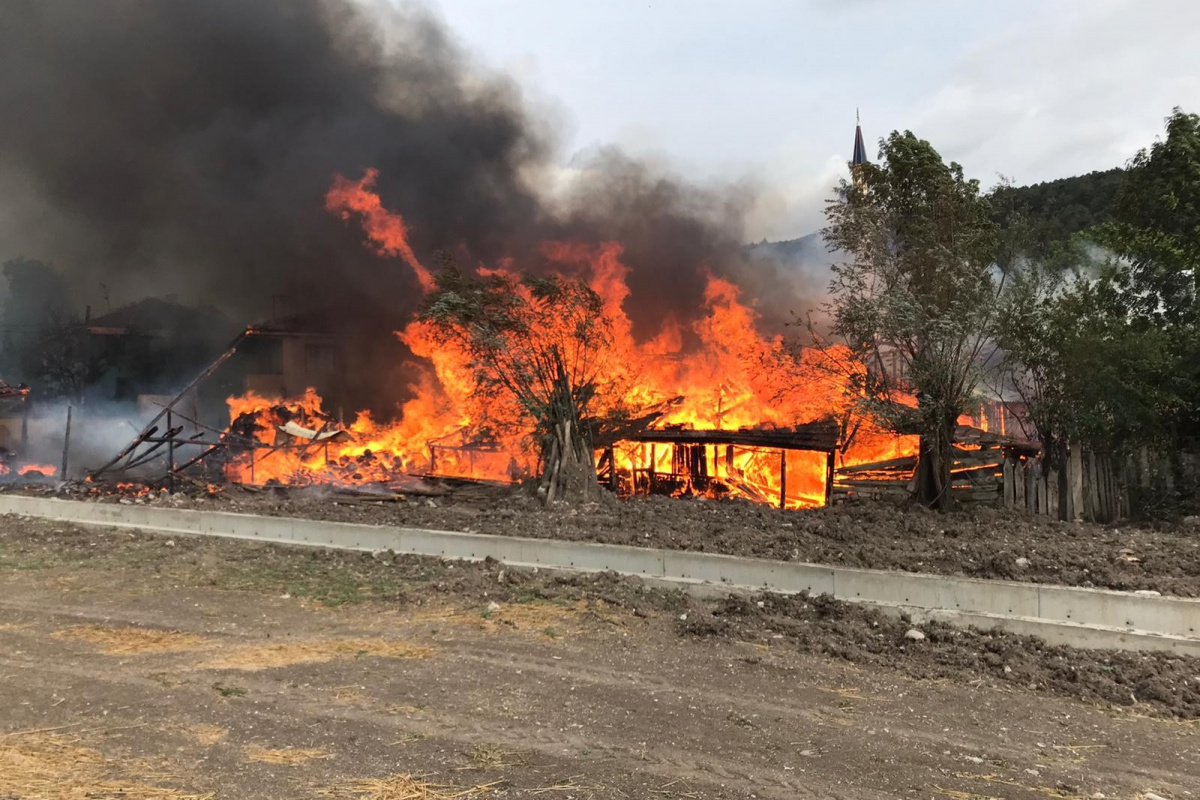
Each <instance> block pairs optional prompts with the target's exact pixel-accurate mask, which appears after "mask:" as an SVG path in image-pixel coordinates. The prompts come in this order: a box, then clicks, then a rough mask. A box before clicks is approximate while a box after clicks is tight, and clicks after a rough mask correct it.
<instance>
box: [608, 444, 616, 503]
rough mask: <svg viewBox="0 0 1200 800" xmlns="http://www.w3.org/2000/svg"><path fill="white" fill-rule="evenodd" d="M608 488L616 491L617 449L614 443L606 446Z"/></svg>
mask: <svg viewBox="0 0 1200 800" xmlns="http://www.w3.org/2000/svg"><path fill="white" fill-rule="evenodd" d="M608 488H610V489H612V490H613V494H616V492H617V450H616V446H615V445H611V444H610V445H609V446H608Z"/></svg>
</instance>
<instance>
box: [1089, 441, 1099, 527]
mask: <svg viewBox="0 0 1200 800" xmlns="http://www.w3.org/2000/svg"><path fill="white" fill-rule="evenodd" d="M1087 478H1088V483H1089V485H1088V508H1089V509H1090V510H1091V515H1092V516H1091V519H1092V522H1099V521H1100V480H1099V476H1098V474H1097V470H1096V454H1095V453H1088V470H1087Z"/></svg>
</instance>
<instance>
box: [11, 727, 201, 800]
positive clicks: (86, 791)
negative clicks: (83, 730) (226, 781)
mask: <svg viewBox="0 0 1200 800" xmlns="http://www.w3.org/2000/svg"><path fill="white" fill-rule="evenodd" d="M133 766H134V765H132V764H128V763H126V764H118V763H117V762H115V761H113V760H111V759H108V758H105V757H104V756H103V755H101V754H100V753H98V752H97V751H95V750H93V749H91V748H88V747H85V746H83V743H82V742H81V740H80V739H79V738H77V737H75V736H68V735H63V734H52V733H38V732H30V733H15V734H6V735H0V797H6V798H7V797H14V798H31V800H33V799H34V798H36V800H84V798H89V799H90V798H94V799H95V800H117V798H121V799H122V800H207V798H210V797H212V795H197V794H190V793H188V792H183V791H180V790H178V789H171V788H167V787H163V786H155V785H153V784H150V783H146V782H145V781H147V780H158V779H159V778H160V777H162V776H158V775H154V776H150V775H145V774H142V775H139V774H136V770H133V769H131V767H133Z"/></svg>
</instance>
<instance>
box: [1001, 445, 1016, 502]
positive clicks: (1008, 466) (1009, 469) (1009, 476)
mask: <svg viewBox="0 0 1200 800" xmlns="http://www.w3.org/2000/svg"><path fill="white" fill-rule="evenodd" d="M1014 496H1015V489H1014V488H1013V458H1012V456H1009V457H1008V458H1006V459H1004V507H1005V508H1012V507H1013V500H1014Z"/></svg>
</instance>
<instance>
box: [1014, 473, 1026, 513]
mask: <svg viewBox="0 0 1200 800" xmlns="http://www.w3.org/2000/svg"><path fill="white" fill-rule="evenodd" d="M1013 489H1014V494H1013V505H1014V506H1016V507H1017V508H1018V509H1020V510H1022V511H1025V510H1026V509H1028V508H1029V506H1028V504H1027V503H1026V501H1025V462H1023V461H1018V462H1017V463H1016V464H1015V465H1014V467H1013Z"/></svg>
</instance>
